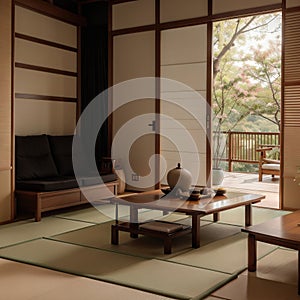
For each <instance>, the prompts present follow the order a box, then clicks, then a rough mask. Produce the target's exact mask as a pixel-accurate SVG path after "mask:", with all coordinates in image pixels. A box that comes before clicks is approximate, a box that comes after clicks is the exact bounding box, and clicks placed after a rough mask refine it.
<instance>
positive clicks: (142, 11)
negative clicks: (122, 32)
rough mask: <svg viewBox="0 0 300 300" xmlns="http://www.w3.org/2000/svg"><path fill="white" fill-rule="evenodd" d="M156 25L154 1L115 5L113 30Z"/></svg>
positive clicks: (144, 0)
mask: <svg viewBox="0 0 300 300" xmlns="http://www.w3.org/2000/svg"><path fill="white" fill-rule="evenodd" d="M154 23H155V1H154V0H138V1H131V2H127V3H120V4H115V5H113V24H112V27H113V30H116V29H123V28H131V27H137V26H143V25H150V24H154Z"/></svg>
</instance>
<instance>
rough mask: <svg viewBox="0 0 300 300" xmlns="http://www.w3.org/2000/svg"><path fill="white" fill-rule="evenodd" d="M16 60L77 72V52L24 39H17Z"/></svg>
mask: <svg viewBox="0 0 300 300" xmlns="http://www.w3.org/2000/svg"><path fill="white" fill-rule="evenodd" d="M15 61H16V62H19V63H23V64H29V65H34V66H41V67H47V68H53V69H58V70H63V71H70V72H77V53H76V52H73V51H67V50H63V49H59V48H55V47H51V46H47V45H43V44H39V43H34V42H31V41H27V40H23V39H18V38H16V39H15Z"/></svg>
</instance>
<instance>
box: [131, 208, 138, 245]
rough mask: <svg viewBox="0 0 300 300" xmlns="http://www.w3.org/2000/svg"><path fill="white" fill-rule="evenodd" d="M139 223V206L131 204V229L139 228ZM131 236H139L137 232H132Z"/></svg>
mask: <svg viewBox="0 0 300 300" xmlns="http://www.w3.org/2000/svg"><path fill="white" fill-rule="evenodd" d="M138 227H139V224H138V209H137V207H135V206H133V205H131V206H130V228H131V229H138ZM130 237H131V238H134V239H136V238H138V234H137V233H133V232H130Z"/></svg>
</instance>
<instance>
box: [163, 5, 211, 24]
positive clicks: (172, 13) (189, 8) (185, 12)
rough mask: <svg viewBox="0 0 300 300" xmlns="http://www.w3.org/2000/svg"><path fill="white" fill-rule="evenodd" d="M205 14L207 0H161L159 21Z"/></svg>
mask: <svg viewBox="0 0 300 300" xmlns="http://www.w3.org/2000/svg"><path fill="white" fill-rule="evenodd" d="M203 16H207V0H184V1H183V0H161V1H160V21H161V22H162V23H163V22H170V21H177V20H184V19H191V18H197V17H203Z"/></svg>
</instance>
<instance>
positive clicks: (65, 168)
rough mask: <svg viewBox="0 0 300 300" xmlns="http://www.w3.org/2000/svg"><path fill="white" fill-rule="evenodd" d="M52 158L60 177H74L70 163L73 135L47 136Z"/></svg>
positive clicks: (71, 163)
mask: <svg viewBox="0 0 300 300" xmlns="http://www.w3.org/2000/svg"><path fill="white" fill-rule="evenodd" d="M48 138H49V143H50V147H51V151H52V154H53V158H54V161H55V164H56V167H57V170H58V173H59V174H60V175H62V176H74V171H73V162H72V143H73V135H62V136H54V135H48Z"/></svg>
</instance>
